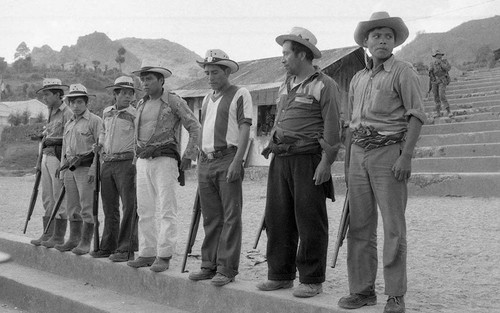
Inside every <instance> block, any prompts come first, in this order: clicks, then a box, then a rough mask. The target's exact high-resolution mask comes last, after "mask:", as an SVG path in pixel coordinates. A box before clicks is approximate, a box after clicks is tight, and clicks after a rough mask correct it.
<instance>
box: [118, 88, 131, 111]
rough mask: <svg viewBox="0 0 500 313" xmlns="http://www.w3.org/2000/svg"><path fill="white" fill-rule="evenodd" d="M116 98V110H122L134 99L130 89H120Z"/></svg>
mask: <svg viewBox="0 0 500 313" xmlns="http://www.w3.org/2000/svg"><path fill="white" fill-rule="evenodd" d="M115 98H116V108H117V109H118V110H121V109H124V108H126V107H128V106H129V105H130V103H131V102H132V99H133V98H134V90H133V89H130V88H122V89H120V92H118V94H117V95H116V96H115Z"/></svg>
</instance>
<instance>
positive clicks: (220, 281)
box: [210, 273, 234, 287]
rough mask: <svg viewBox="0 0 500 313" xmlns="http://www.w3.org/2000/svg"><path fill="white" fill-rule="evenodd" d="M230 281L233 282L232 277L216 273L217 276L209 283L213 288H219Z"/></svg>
mask: <svg viewBox="0 0 500 313" xmlns="http://www.w3.org/2000/svg"><path fill="white" fill-rule="evenodd" d="M232 281H234V277H227V276H226V275H224V274H221V273H217V274H215V276H214V278H212V280H211V281H210V282H211V283H212V285H214V286H217V287H221V286H224V285H227V284H229V283H230V282H232Z"/></svg>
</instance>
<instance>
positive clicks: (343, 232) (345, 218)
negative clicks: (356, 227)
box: [331, 189, 349, 268]
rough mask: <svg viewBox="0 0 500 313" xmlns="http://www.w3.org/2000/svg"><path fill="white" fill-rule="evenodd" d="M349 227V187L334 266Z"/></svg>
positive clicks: (334, 254) (334, 251)
mask: <svg viewBox="0 0 500 313" xmlns="http://www.w3.org/2000/svg"><path fill="white" fill-rule="evenodd" d="M348 228H349V189H347V190H346V192H345V201H344V208H343V209H342V215H341V217H340V225H339V230H338V232H337V242H336V243H335V247H334V248H333V259H332V265H331V266H332V267H333V268H335V265H336V264H337V257H338V255H339V250H340V247H341V246H342V244H343V243H344V239H345V236H346V234H347V229H348Z"/></svg>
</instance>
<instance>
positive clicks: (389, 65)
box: [366, 54, 395, 72]
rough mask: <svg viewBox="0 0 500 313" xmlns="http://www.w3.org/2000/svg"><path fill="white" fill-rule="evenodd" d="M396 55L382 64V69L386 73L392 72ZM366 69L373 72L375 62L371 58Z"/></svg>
mask: <svg viewBox="0 0 500 313" xmlns="http://www.w3.org/2000/svg"><path fill="white" fill-rule="evenodd" d="M394 61H395V59H394V54H392V55H391V56H390V57H389V58H388V59H387V60H385V62H384V63H382V67H383V68H384V70H385V71H386V72H390V71H391V69H392V66H393V65H394ZM366 69H367V70H373V60H372V59H371V58H370V59H369V60H368V62H366Z"/></svg>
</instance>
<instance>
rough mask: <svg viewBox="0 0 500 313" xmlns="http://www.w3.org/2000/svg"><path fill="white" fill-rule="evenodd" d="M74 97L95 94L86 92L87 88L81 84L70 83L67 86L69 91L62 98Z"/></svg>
mask: <svg viewBox="0 0 500 313" xmlns="http://www.w3.org/2000/svg"><path fill="white" fill-rule="evenodd" d="M76 97H95V95H91V94H89V93H88V92H87V88H85V86H84V85H82V84H72V85H70V86H69V92H68V94H67V95H65V96H64V98H76Z"/></svg>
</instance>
